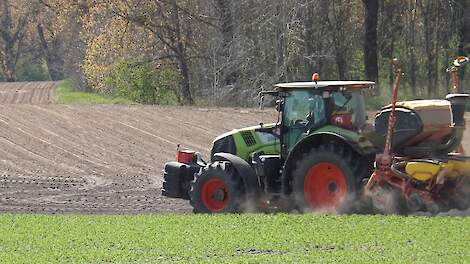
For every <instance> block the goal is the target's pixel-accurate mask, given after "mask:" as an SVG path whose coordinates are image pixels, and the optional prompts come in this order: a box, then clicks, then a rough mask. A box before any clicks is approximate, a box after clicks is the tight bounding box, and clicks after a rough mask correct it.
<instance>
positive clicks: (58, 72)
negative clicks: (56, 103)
mask: <svg viewBox="0 0 470 264" xmlns="http://www.w3.org/2000/svg"><path fill="white" fill-rule="evenodd" d="M37 32H38V37H39V43H40V44H41V49H42V53H43V56H44V58H45V59H46V64H47V69H48V71H49V79H50V80H51V81H59V80H61V79H62V78H63V74H62V67H60V66H59V65H57V64H58V63H57V60H58V58H55V56H54V54H53V53H52V51H51V49H50V48H49V46H48V44H47V41H46V37H45V36H44V30H43V27H42V25H41V24H38V25H37Z"/></svg>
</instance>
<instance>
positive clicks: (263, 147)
mask: <svg viewBox="0 0 470 264" xmlns="http://www.w3.org/2000/svg"><path fill="white" fill-rule="evenodd" d="M276 128H277V127H276V124H266V125H258V126H251V127H246V128H241V129H235V130H232V131H230V132H227V133H224V134H222V135H220V136H218V137H217V138H216V139H215V140H214V142H213V147H212V151H211V158H212V157H213V156H214V154H215V153H230V154H233V155H236V156H238V157H240V158H242V159H244V160H248V159H249V158H250V156H251V155H252V154H253V153H256V152H263V153H264V154H269V155H277V154H279V153H280V139H279V136H278V133H277V132H276V130H277V129H276Z"/></svg>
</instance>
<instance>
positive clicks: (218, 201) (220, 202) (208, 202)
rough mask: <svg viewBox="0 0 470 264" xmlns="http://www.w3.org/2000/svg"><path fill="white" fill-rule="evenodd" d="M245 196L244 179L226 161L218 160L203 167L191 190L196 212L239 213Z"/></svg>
mask: <svg viewBox="0 0 470 264" xmlns="http://www.w3.org/2000/svg"><path fill="white" fill-rule="evenodd" d="M245 196H246V195H245V192H244V186H243V181H242V180H241V178H240V177H238V175H237V172H236V170H235V169H234V168H233V167H232V166H231V164H230V162H226V161H216V162H214V163H212V164H210V165H208V166H206V167H205V168H203V169H202V170H201V171H200V172H199V173H198V174H196V177H195V179H194V181H193V182H192V184H191V190H190V191H189V197H190V204H191V206H192V207H193V211H194V212H195V213H238V212H240V211H241V208H242V205H243V203H244V201H246V199H245Z"/></svg>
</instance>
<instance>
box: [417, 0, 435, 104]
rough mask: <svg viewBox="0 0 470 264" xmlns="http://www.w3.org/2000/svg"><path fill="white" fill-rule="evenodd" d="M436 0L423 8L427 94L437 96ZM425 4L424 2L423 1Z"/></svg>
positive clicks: (432, 0) (431, 0)
mask: <svg viewBox="0 0 470 264" xmlns="http://www.w3.org/2000/svg"><path fill="white" fill-rule="evenodd" d="M434 1H435V0H430V1H429V2H427V3H426V4H424V5H425V6H422V8H423V22H424V42H425V52H426V68H427V95H428V96H435V95H436V91H437V68H438V66H437V54H436V46H437V45H436V41H437V40H436V37H435V36H436V30H435V26H436V23H435V21H434V20H435V12H436V10H435V6H436V5H435V2H434ZM421 4H423V3H421Z"/></svg>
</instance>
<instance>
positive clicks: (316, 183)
mask: <svg viewBox="0 0 470 264" xmlns="http://www.w3.org/2000/svg"><path fill="white" fill-rule="evenodd" d="M347 192H348V190H347V184H346V178H345V177H344V174H343V172H342V171H341V169H340V168H338V166H336V165H335V164H333V163H329V162H322V163H319V164H317V165H315V166H313V167H311V168H310V169H309V171H308V172H307V175H306V176H305V181H304V195H305V200H306V201H307V203H308V205H309V206H310V207H311V208H312V209H315V210H321V211H328V212H334V211H336V210H338V209H339V207H340V206H341V205H342V203H343V201H344V200H345V199H346V195H347Z"/></svg>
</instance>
